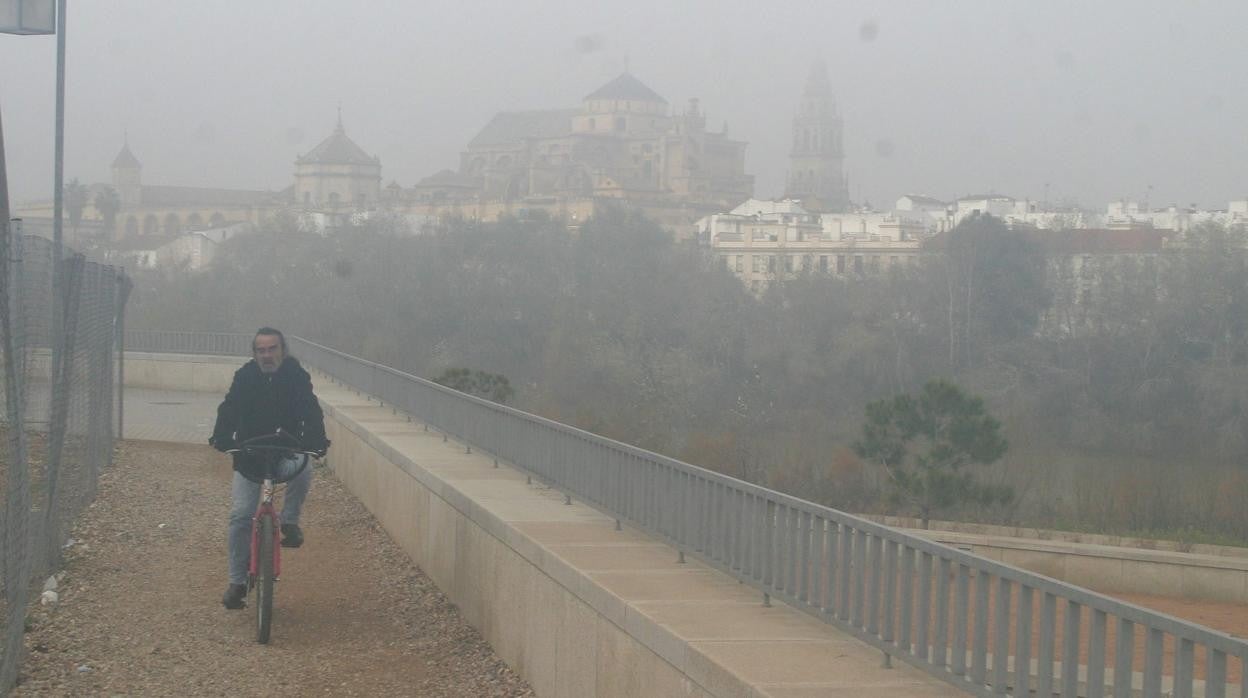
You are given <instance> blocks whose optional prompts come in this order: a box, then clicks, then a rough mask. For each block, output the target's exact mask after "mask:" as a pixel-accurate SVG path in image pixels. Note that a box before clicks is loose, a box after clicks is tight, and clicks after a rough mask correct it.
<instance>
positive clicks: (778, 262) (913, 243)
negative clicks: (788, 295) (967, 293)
mask: <svg viewBox="0 0 1248 698" xmlns="http://www.w3.org/2000/svg"><path fill="white" fill-rule="evenodd" d="M696 228H697V235H698V239H699V241H701V242H702V244H704V245H707V246H709V247H710V248H711V250H712V252H713V254H714V255H715V256H716V257H717V258H718V259H719V260H720V261H721V263H722V264H723V265H724V266H725V267H726V268H727V269H728V270H730V271H732V272H733V273H735V274H736V275H737V276H738V277H740V279H741V280H742V281H743V282H744V283H745V284H746V285H747V286H749V287H750V288H751V289H753V290H755V291H761V290H762V289H764V288H766V287H767V285H768V284H770V283H773V282H775V281H781V280H784V279H787V278H795V277H797V276H799V275H802V274H831V275H837V276H844V277H862V276H866V275H871V274H879V273H883V272H885V271H886V270H887V269H889V268H893V267H897V266H905V265H910V264H913V263H915V262H916V261H917V258H918V255H919V253H920V251H921V248H922V244H923V241H924V240H925V239H926V238H927V236H928V232H927V228H926V227H925V226H924V225H923V224H922V223H921V222H918V221H915V220H908V219H905V218H902V217H899V216H896V215H894V214H892V213H878V212H872V213H858V214H829V213H824V214H818V213H812V212H810V211H807V210H806V209H805V208H804V207H803V206H802V204H801V203H800V202H798V201H794V200H792V199H787V200H782V201H760V200H758V199H750V200H747V201H746V202H744V203H742V204H741V205H740V206H738V207H736V208H735V209H733V210H732V211H730V212H729V213H722V214H714V215H711V216H706V217H705V218H702V219H701V220H699V221H698V222H697V224H696Z"/></svg>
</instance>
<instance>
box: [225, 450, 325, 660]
mask: <svg viewBox="0 0 1248 698" xmlns="http://www.w3.org/2000/svg"><path fill="white" fill-rule="evenodd" d="M275 442H276V443H275ZM283 442H284V443H283ZM226 453H240V454H243V455H244V456H246V458H245V459H243V460H244V462H243V465H242V466H241V467H239V469H238V471H239V473H240V474H242V476H243V477H245V478H247V479H248V480H250V481H252V482H255V483H258V484H259V485H260V501H259V503H258V504H257V505H256V513H255V515H254V516H252V519H251V562H250V563H249V565H248V568H247V593H248V594H249V595H250V594H251V591H252V590H253V589H254V590H255V592H256V642H259V643H260V644H262V645H264V644H268V642H269V636H270V633H271V631H272V628H273V584H274V582H276V581H277V580H278V579H279V578H280V577H281V574H282V554H281V545H280V543H279V540H278V538H279V537H280V535H281V526H280V521H279V519H278V514H277V508H276V507H274V506H273V495H274V494H275V493H276V486H277V485H279V484H282V483H284V482H289V481H291V480H293V479H295V478H296V477H298V476H299V474H300V473H302V472H303V469H304V468H306V467H308V461H309V459H310V458H313V457H320V454H318V453H316V452H313V451H305V450H303V449H302V448H300V447H299V440H298V439H297V438H295V436H294V435H293V434H290V433H289V432H283V431H282V430H281V429H278V430H277V431H276V432H274V433H272V434H263V435H261V436H255V437H252V438H250V439H247V440H245V441H242V442H239V443H238V445H237V446H235V447H234V448H231V449H229V450H227V451H226ZM292 456H293V457H292ZM298 456H302V457H301V458H300V457H298Z"/></svg>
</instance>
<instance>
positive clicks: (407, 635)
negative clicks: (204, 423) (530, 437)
mask: <svg viewBox="0 0 1248 698" xmlns="http://www.w3.org/2000/svg"><path fill="white" fill-rule="evenodd" d="M230 475H231V473H230V466H229V461H228V459H227V458H226V457H225V456H223V455H221V454H218V453H216V452H215V451H213V450H211V449H210V448H208V447H207V446H191V445H179V444H166V443H157V442H125V443H123V444H121V446H120V447H119V453H118V458H117V462H116V465H115V466H114V467H113V468H111V469H110V470H108V471H107V472H105V473H104V474H103V475H102V477H101V483H100V493H99V496H98V498H97V500H96V502H95V503H94V504H92V505H91V506H90V507H89V508H88V509H87V511H86V512H85V513H84V515H83V516H82V517H81V518H80V520H79V522H78V524H77V525H76V527H75V528H74V530H73V532H72V533H71V535H72V537H73V541H74V542H73V543H72V544H71V545H70V546H69V547H68V548H67V549H66V551H65V552H66V556H65V557H66V565H65V572H64V575H63V577H62V579H61V580H60V582H59V585H58V588H57V592H58V594H59V601H58V602H57V603H56V604H54V605H47V606H43V605H36V606H35V607H34V609H33V610H32V612H31V614H30V619H29V626H30V630H29V632H28V633H27V634H26V648H27V656H26V658H25V661H24V662H23V665H22V668H21V673H20V678H19V685H18V687H17V689H16V690H15V691H14V695H17V696H25V695H41V696H42V695H118V694H121V695H225V694H232V695H276V694H289V695H346V696H350V695H359V696H363V695H368V696H381V695H385V696H531V695H533V693H532V690H531V689H530V688H529V687H528V685H527V684H525V683H524V681H523V680H522V679H520V678H519V677H518V676H516V675H515V673H514V672H512V671H511V669H509V668H508V667H507V666H506V665H505V664H504V663H503V662H502V661H501V660H499V659H498V657H497V656H495V655H494V653H493V651H492V650H491V649H490V647H489V646H488V645H486V644H485V642H484V641H483V640H482V639H481V637H480V636H479V635H478V634H477V633H476V631H475V630H473V629H472V628H471V627H469V626H468V625H467V624H466V623H465V622H464V621H463V619H462V618H461V617H460V616H459V614H458V613H457V611H456V610H455V608H454V606H452V605H451V604H450V603H449V602H448V601H447V599H446V597H445V596H443V595H442V593H441V592H440V591H438V589H437V588H436V587H434V586H433V584H432V582H430V581H429V579H428V578H427V577H426V576H425V575H424V574H423V573H422V572H421V571H420V570H419V569H417V568H416V567H415V566H413V565H412V564H411V562H410V561H409V560H408V558H407V557H406V556H405V555H404V554H403V553H402V552H401V551H400V550H399V548H398V547H397V546H395V545H394V543H393V542H391V541H390V539H389V538H388V537H387V536H386V534H385V533H384V531H382V529H381V528H380V527H379V526H378V525H377V523H376V522H375V521H374V520H373V518H372V517H371V516H370V515H369V513H368V512H367V511H366V510H365V509H364V508H363V507H362V506H361V505H360V504H359V502H358V501H356V500H355V499H354V498H353V497H352V496H351V495H350V494H349V493H347V492H346V490H345V489H344V488H343V487H342V486H341V484H340V483H339V482H338V481H337V480H336V479H334V477H333V476H332V474H331V473H329V471H328V470H317V471H316V478H315V482H314V485H313V488H312V493H311V495H310V496H309V499H308V502H307V504H306V505H305V508H304V516H303V519H304V520H303V528H304V531H305V535H306V538H307V542H306V543H305V544H304V546H303V547H302V548H299V549H297V550H283V557H282V562H283V574H282V580H281V581H280V582H279V583H278V586H277V593H276V603H275V611H274V626H273V636H272V639H271V641H270V644H269V645H267V646H264V645H258V644H256V642H255V641H254V633H255V630H254V628H255V625H254V623H255V614H254V610H253V608H252V607H251V605H250V603H249V606H248V608H247V609H246V610H242V611H226V610H224V609H223V608H222V606H221V595H222V592H223V591H224V590H225V584H226V576H225V528H226V513H227V510H228V507H229V498H230V497H229V489H230V488H229V481H230V480H229V479H230ZM249 602H250V599H249Z"/></svg>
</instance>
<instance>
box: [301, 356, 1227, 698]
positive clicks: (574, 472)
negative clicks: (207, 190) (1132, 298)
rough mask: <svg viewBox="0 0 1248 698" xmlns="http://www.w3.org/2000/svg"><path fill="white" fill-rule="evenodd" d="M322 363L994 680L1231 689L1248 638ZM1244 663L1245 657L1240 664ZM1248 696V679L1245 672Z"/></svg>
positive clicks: (469, 437) (565, 488) (345, 379)
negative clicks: (1238, 636)
mask: <svg viewBox="0 0 1248 698" xmlns="http://www.w3.org/2000/svg"><path fill="white" fill-rule="evenodd" d="M289 342H290V346H291V351H292V353H293V354H297V355H298V356H299V357H300V359H301V360H302V361H304V362H305V363H306V364H307V365H309V366H311V367H314V368H317V369H319V370H321V371H323V372H325V373H326V374H328V375H330V376H332V377H333V378H335V379H336V380H338V381H341V382H342V383H344V384H346V385H348V386H351V387H353V388H355V389H356V390H359V391H361V392H363V393H366V394H369V395H371V396H373V397H375V398H377V399H378V400H380V401H381V402H382V403H385V404H388V405H389V406H390V407H392V408H395V409H399V410H403V411H404V412H407V413H408V414H410V415H411V416H412V417H413V418H415V419H417V420H419V421H422V422H425V423H427V424H429V425H431V426H433V427H435V428H437V429H439V430H441V431H443V432H444V433H446V434H448V435H450V436H452V437H454V438H455V439H456V440H458V441H462V442H463V443H465V444H470V445H471V446H472V447H476V448H477V449H479V450H481V451H484V452H487V453H489V454H491V455H492V456H493V457H494V458H495V459H496V461H497V460H502V461H505V462H508V463H510V464H511V465H514V466H516V467H519V468H521V469H523V470H526V471H528V472H529V473H531V474H532V475H533V476H535V477H537V478H539V479H540V480H542V481H544V482H546V483H548V484H549V485H550V486H552V487H555V488H558V489H559V490H560V491H562V492H563V493H565V495H566V496H567V497H568V498H569V500H570V499H571V498H573V497H575V498H576V499H578V500H580V501H582V502H585V503H587V504H590V505H592V506H593V507H595V508H597V509H599V510H601V511H603V512H605V513H607V514H608V515H610V516H612V517H614V518H615V519H616V522H617V526H619V525H620V524H622V523H623V522H627V523H629V524H630V525H632V526H635V527H637V528H639V529H641V530H644V531H646V532H647V533H649V534H651V535H653V536H655V537H658V538H660V539H662V540H664V541H666V542H667V543H669V544H670V545H672V546H673V547H674V548H676V550H677V551H678V554H679V556H680V559H681V560H682V561H683V559H684V558H685V556H686V555H692V556H695V557H697V558H698V559H699V560H702V561H703V562H705V563H706V564H708V565H710V566H712V567H714V568H716V569H719V570H721V571H723V572H725V573H727V574H730V575H732V576H733V577H735V578H737V579H738V580H740V581H741V582H743V583H746V584H749V585H751V586H753V587H754V588H756V589H758V590H759V591H760V592H761V594H762V599H763V602H764V603H770V602H771V600H772V599H778V600H782V601H784V602H785V603H787V604H789V605H791V606H793V607H795V608H798V609H801V610H802V611H805V612H806V613H809V614H810V615H812V616H815V617H817V618H820V619H822V620H824V621H826V622H828V623H830V624H832V625H834V626H836V627H838V628H840V629H841V630H843V631H845V632H848V633H850V634H852V635H854V636H855V637H857V638H859V639H861V640H862V641H864V642H866V643H868V644H870V645H873V646H875V647H877V648H879V649H880V650H881V651H882V652H883V653H884V656H885V661H886V662H887V661H888V660H889V658H891V657H899V658H901V659H903V660H905V661H906V662H908V663H910V664H912V665H914V666H916V667H918V668H920V669H922V670H923V671H925V672H927V673H928V674H931V675H932V676H935V677H938V678H940V679H942V680H944V681H947V682H949V683H951V684H953V685H955V686H957V687H958V688H961V689H963V690H965V691H967V692H968V693H971V694H975V695H980V696H994V695H1013V696H1030V695H1038V696H1046V697H1047V696H1063V697H1067V698H1073V697H1074V696H1094V697H1099V696H1106V695H1112V696H1114V697H1115V698H1127V697H1128V696H1136V695H1143V696H1146V697H1149V698H1160V697H1161V696H1163V695H1164V696H1174V697H1176V698H1192V697H1193V696H1200V695H1204V696H1207V697H1209V698H1222V697H1224V696H1227V690H1228V688H1236V687H1235V686H1234V684H1233V683H1231V682H1229V681H1228V676H1230V675H1238V676H1239V677H1240V684H1241V686H1242V684H1243V678H1242V677H1243V674H1244V672H1245V670H1246V669H1248V666H1245V665H1246V664H1248V642H1245V641H1244V640H1242V639H1238V638H1235V637H1232V636H1230V635H1227V634H1225V633H1221V632H1217V631H1214V630H1211V629H1209V628H1206V627H1204V626H1201V625H1197V624H1195V623H1190V622H1187V621H1184V620H1180V619H1178V618H1174V617H1171V616H1167V615H1164V614H1161V613H1157V612H1155V611H1151V610H1148V609H1145V608H1142V607H1140V606H1135V605H1132V604H1129V603H1125V602H1123V601H1120V600H1117V599H1114V598H1110V597H1108V596H1105V595H1102V594H1098V593H1095V592H1092V591H1089V590H1087V589H1083V588H1080V587H1076V586H1073V585H1070V584H1066V583H1064V582H1060V581H1057V580H1055V579H1051V578H1049V577H1044V576H1042V575H1038V574H1034V573H1031V572H1027V571H1025V570H1022V569H1018V568H1015V567H1011V566H1009V565H1005V564H1001V563H998V562H995V561H993V560H989V559H987V558H983V557H980V556H977V555H973V554H971V553H968V552H964V551H961V550H958V549H955V548H951V547H948V546H945V545H941V544H939V543H934V542H932V541H930V540H927V539H925V538H921V537H917V536H914V535H910V534H907V533H903V532H901V531H898V530H895V529H892V528H889V527H886V526H882V525H879V524H876V523H873V522H871V521H867V520H865V519H862V518H859V517H856V516H853V515H850V514H846V513H843V512H840V511H837V510H835V509H830V508H827V507H823V506H819V505H817V504H813V503H811V502H807V501H804V500H801V499H798V498H796V497H791V496H788V495H785V494H781V493H779V492H775V491H772V490H769V489H766V488H763V487H759V486H756V485H752V484H750V483H747V482H743V481H740V480H736V479H734V478H730V477H726V476H724V475H720V474H718V473H714V472H711V471H708V470H705V469H703V468H699V467H696V466H692V465H689V464H687V463H682V462H680V461H677V460H674V459H671V458H667V457H665V456H662V455H659V454H655V453H651V452H649V451H645V450H642V449H640V448H635V447H633V446H629V445H627V444H623V443H619V442H616V441H612V440H610V439H606V438H603V437H600V436H597V435H594V434H591V433H588V432H585V431H582V430H579V429H576V428H573V427H570V426H567V425H564V424H560V423H557V422H554V421H551V420H548V419H544V418H542V417H537V416H535V415H531V414H527V413H525V412H521V411H519V410H516V409H513V408H509V407H506V406H503V405H499V404H496V403H492V402H489V401H487V400H482V399H478V398H475V397H471V396H468V395H464V394H462V393H458V392H456V391H454V390H451V389H449V388H445V387H443V386H440V385H437V384H436V383H432V382H430V381H428V380H424V379H421V378H418V377H416V376H412V375H409V374H406V373H402V372H400V371H397V370H395V369H392V368H389V367H386V366H382V365H380V364H376V363H373V362H370V361H366V360H363V359H360V358H357V357H354V356H350V355H348V354H344V353H342V352H339V351H336V350H333V349H330V348H328V347H324V346H321V345H318V344H315V343H312V342H309V341H307V340H304V339H301V338H298V337H291V338H289ZM1236 670H1238V671H1236ZM1240 691H1241V693H1240V694H1239V695H1241V696H1242V695H1243V693H1242V688H1240Z"/></svg>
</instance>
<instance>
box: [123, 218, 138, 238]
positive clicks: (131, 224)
mask: <svg viewBox="0 0 1248 698" xmlns="http://www.w3.org/2000/svg"><path fill="white" fill-rule="evenodd" d="M138 234H139V219H138V218H135V217H134V216H126V237H134V236H135V235H138Z"/></svg>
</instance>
